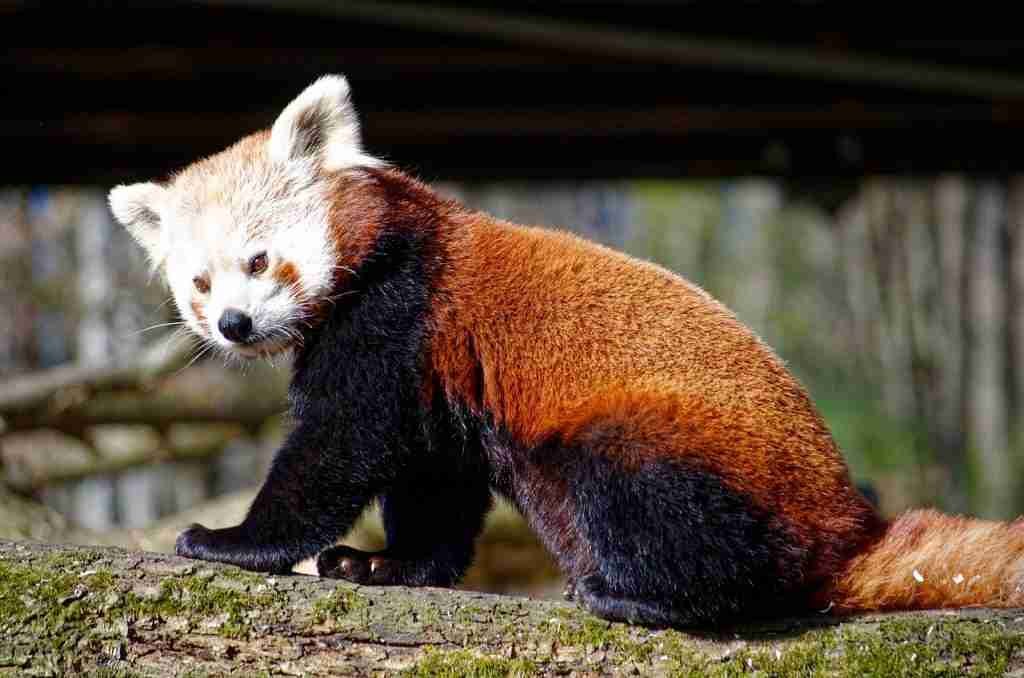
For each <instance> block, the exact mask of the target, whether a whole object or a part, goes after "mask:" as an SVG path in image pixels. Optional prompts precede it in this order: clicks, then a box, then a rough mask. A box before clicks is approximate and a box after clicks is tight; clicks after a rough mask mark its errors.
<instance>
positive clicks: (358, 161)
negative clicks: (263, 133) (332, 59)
mask: <svg viewBox="0 0 1024 678" xmlns="http://www.w3.org/2000/svg"><path fill="white" fill-rule="evenodd" d="M270 159H271V160H272V161H274V162H278V163H285V162H288V161H290V160H306V159H316V160H319V163H320V166H321V167H322V168H323V169H325V170H327V171H334V170H340V169H345V168H347V167H356V166H360V165H379V164H380V162H379V161H378V160H376V159H375V158H372V157H370V156H368V155H365V154H364V153H363V149H362V138H361V137H360V134H359V120H358V119H357V118H356V111H355V108H354V107H353V106H352V102H351V100H350V99H349V86H348V81H347V80H346V79H345V77H344V76H341V75H325V76H323V77H322V78H320V79H319V80H317V81H316V82H314V83H313V84H312V85H310V86H309V87H307V88H306V89H305V90H303V92H302V94H300V95H299V96H298V97H296V98H295V100H294V101H292V102H291V103H290V104H288V106H286V107H285V109H284V110H283V111H282V112H281V115H279V116H278V117H277V120H276V121H275V122H274V127H273V129H271V132H270Z"/></svg>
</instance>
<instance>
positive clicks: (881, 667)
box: [670, 618, 1024, 678]
mask: <svg viewBox="0 0 1024 678" xmlns="http://www.w3.org/2000/svg"><path fill="white" fill-rule="evenodd" d="M1022 651H1024V637H1022V636H1021V635H1020V634H1010V633H1007V632H1006V631H1005V629H1002V628H1001V627H1000V626H999V625H998V624H996V623H985V622H981V621H977V620H971V619H955V618H954V619H949V620H929V619H892V620H886V621H883V622H881V623H880V624H878V627H877V628H870V627H869V628H850V627H840V628H838V629H829V630H826V631H810V632H807V633H805V634H803V636H801V637H800V639H798V640H797V641H796V642H794V643H792V644H789V645H787V646H785V647H784V648H779V649H775V648H769V647H760V648H758V647H756V646H755V647H750V648H746V649H744V650H742V651H740V652H737V653H736V654H734V655H731V656H730V657H729V658H728V659H726V660H720V661H714V660H711V659H709V658H707V657H705V656H702V655H699V654H697V653H695V652H693V651H692V650H686V651H680V650H679V649H678V648H677V649H675V650H673V651H672V652H671V653H670V658H671V660H672V662H673V664H674V671H673V675H677V676H687V677H694V678H696V677H697V676H712V677H715V678H733V677H736V678H739V677H740V676H772V677H778V678H790V677H796V676H800V677H804V676H829V677H835V678H860V677H861V676H901V677H904V678H925V677H945V676H948V677H949V678H953V677H954V676H1002V675H1004V674H1005V673H1006V672H1007V671H1008V670H1009V668H1010V662H1011V660H1012V659H1013V657H1014V656H1015V655H1018V656H1019V654H1020V653H1021V652H1022Z"/></svg>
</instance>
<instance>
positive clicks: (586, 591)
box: [575, 574, 696, 627]
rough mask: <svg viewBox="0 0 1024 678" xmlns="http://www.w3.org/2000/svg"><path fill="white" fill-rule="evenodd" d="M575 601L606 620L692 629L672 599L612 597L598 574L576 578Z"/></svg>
mask: <svg viewBox="0 0 1024 678" xmlns="http://www.w3.org/2000/svg"><path fill="white" fill-rule="evenodd" d="M575 599H576V600H578V601H579V602H580V604H581V605H583V606H584V607H586V608H587V609H588V610H590V612H592V613H593V614H595V615H597V616H598V617H601V618H602V619H608V620H610V621H621V622H626V623H627V624H639V625H641V626H653V627H664V626H671V627H685V626H692V625H693V624H694V623H695V622H696V620H695V619H694V618H693V616H692V615H690V614H688V613H687V612H686V611H685V610H682V609H679V608H677V607H676V606H675V605H674V601H672V600H643V599H639V598H629V597H621V596H616V595H614V594H613V593H611V592H610V591H609V589H608V583H607V582H606V581H605V580H604V577H602V576H601V575H599V574H591V575H588V576H586V577H583V578H582V579H580V580H579V581H578V582H577V583H576V586H575Z"/></svg>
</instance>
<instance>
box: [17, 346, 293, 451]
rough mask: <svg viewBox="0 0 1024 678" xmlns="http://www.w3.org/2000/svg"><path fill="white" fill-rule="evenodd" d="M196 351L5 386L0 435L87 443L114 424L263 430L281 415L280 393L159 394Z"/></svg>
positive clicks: (75, 369) (152, 354) (168, 349)
mask: <svg viewBox="0 0 1024 678" xmlns="http://www.w3.org/2000/svg"><path fill="white" fill-rule="evenodd" d="M189 350H190V349H189V347H188V346H187V345H184V344H183V343H181V342H176V343H172V344H161V345H158V346H156V347H153V348H151V349H149V350H147V351H145V352H144V353H143V355H142V357H141V358H140V360H139V361H138V362H137V363H134V364H131V365H123V366H118V367H88V366H80V365H69V366H63V367H56V368H53V369H50V370H46V371H44V372H40V373H36V374H30V375H26V376H24V377H19V378H16V379H13V380H10V381H8V382H6V383H3V384H0V420H2V422H3V425H4V427H3V429H2V430H0V433H13V432H17V431H28V430H34V429H53V430H57V431H61V432H64V433H67V434H69V435H73V436H75V437H78V438H80V439H83V440H84V435H83V434H84V431H85V430H86V429H88V428H90V427H93V426H101V425H106V424H121V425H131V424H145V425H150V426H154V427H156V428H158V429H163V428H165V427H167V426H169V425H171V424H174V423H180V422H189V423H206V422H210V423H213V422H233V423H238V424H241V425H243V426H246V427H255V426H258V425H260V424H261V423H262V422H263V421H264V420H266V419H267V417H269V416H272V415H274V414H278V413H280V412H281V410H282V402H281V398H280V393H278V391H277V389H262V390H261V391H260V392H257V393H253V392H251V391H248V392H245V391H244V390H238V391H237V392H234V393H229V394H227V395H226V396H225V397H209V393H201V394H199V395H198V396H196V397H188V396H185V395H183V394H181V393H179V392H176V391H172V390H171V389H167V390H165V391H163V392H158V391H157V390H156V387H157V386H158V385H160V382H161V378H163V377H168V376H169V375H172V374H174V373H176V372H177V371H180V370H181V368H182V366H183V365H184V364H185V361H186V359H187V358H188V354H189ZM86 442H87V443H88V441H87V440H86Z"/></svg>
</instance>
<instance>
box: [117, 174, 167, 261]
mask: <svg viewBox="0 0 1024 678" xmlns="http://www.w3.org/2000/svg"><path fill="white" fill-rule="evenodd" d="M166 190H167V189H165V188H164V187H163V186H160V185H159V184H154V183H142V184H132V185H130V186H116V187H114V188H113V189H112V190H111V191H110V195H109V197H108V200H109V202H110V211H111V212H113V213H114V217H115V218H116V219H117V220H118V221H119V222H120V223H121V224H122V225H123V226H124V227H125V228H127V229H128V232H129V233H131V234H132V236H133V237H134V238H135V239H136V240H137V241H138V242H139V244H140V245H142V247H143V248H144V249H145V250H146V254H148V255H149V258H150V260H151V261H152V262H153V263H154V264H155V265H159V263H160V262H161V261H162V260H163V258H164V252H163V239H162V237H161V228H160V216H159V212H158V205H159V204H160V202H161V200H162V199H163V196H164V193H165V191H166Z"/></svg>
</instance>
